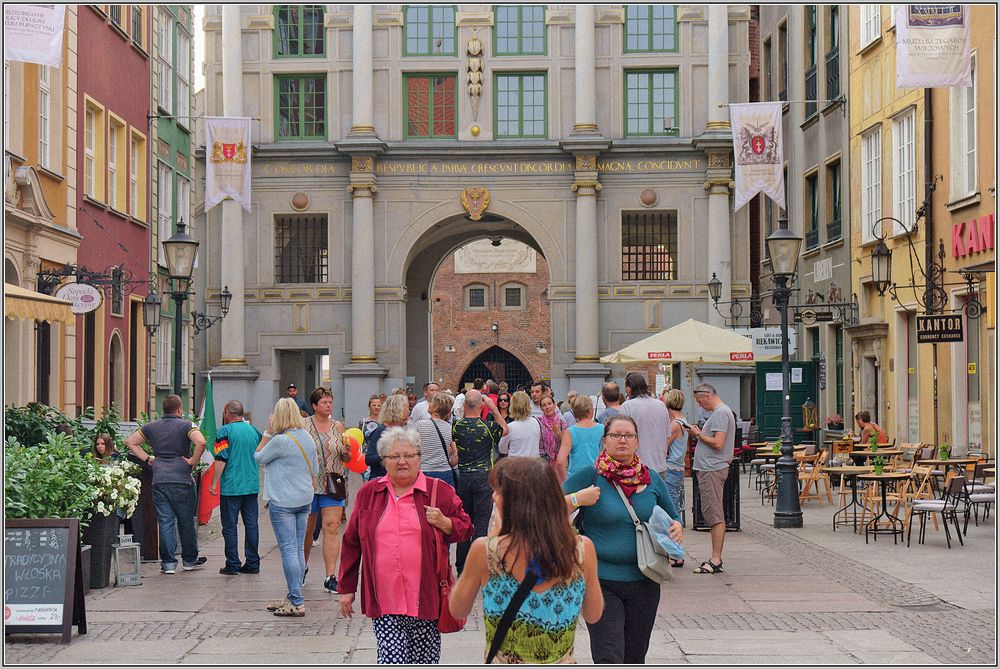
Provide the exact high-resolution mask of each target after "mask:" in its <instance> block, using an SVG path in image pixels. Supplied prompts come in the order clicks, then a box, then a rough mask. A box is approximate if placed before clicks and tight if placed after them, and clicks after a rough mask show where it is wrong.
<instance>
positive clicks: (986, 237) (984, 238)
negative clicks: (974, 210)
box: [979, 214, 994, 251]
mask: <svg viewBox="0 0 1000 669" xmlns="http://www.w3.org/2000/svg"><path fill="white" fill-rule="evenodd" d="M993 237H994V235H993V214H986V215H985V216H980V217H979V250H980V251H992V250H993Z"/></svg>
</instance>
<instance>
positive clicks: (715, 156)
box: [704, 5, 733, 326]
mask: <svg viewBox="0 0 1000 669" xmlns="http://www.w3.org/2000/svg"><path fill="white" fill-rule="evenodd" d="M728 102H729V8H728V6H727V5H708V122H707V123H706V124H705V135H708V136H711V137H712V139H715V137H716V136H718V140H719V141H718V142H712V144H713V146H712V147H711V148H713V149H716V150H713V151H708V169H707V170H706V177H707V180H706V181H705V190H706V191H708V195H709V197H708V252H707V255H706V258H705V260H706V267H705V272H704V280H705V281H708V280H709V279H711V277H712V274H713V273H714V274H715V275H716V276H717V277H718V279H719V281H721V282H722V296H721V297H720V298H719V301H720V302H729V301H730V300H731V299H732V280H733V269H732V268H733V263H732V249H731V241H730V240H731V236H730V220H731V218H732V211H731V207H730V201H729V190H730V188H731V187H732V182H731V178H732V161H731V159H730V154H731V147H732V144H731V141H732V128H731V126H730V124H729V107H727V106H724V105H726V104H727V103H728ZM720 105H723V106H720ZM706 148H709V147H706ZM706 299H707V300H708V302H709V309H708V314H709V322H710V323H712V324H713V325H718V326H723V325H724V324H725V320H724V318H723V317H722V316H721V315H720V314H719V313H718V312H717V311H716V310H715V308H714V306H712V304H711V298H710V297H708V298H706ZM721 310H722V311H723V312H725V308H722V309H721Z"/></svg>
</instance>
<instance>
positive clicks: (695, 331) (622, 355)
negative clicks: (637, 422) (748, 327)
mask: <svg viewBox="0 0 1000 669" xmlns="http://www.w3.org/2000/svg"><path fill="white" fill-rule="evenodd" d="M601 362H610V363H619V364H621V363H629V362H663V363H667V364H669V363H672V362H713V363H724V364H739V365H752V364H754V363H755V362H756V361H755V360H754V354H753V341H752V340H751V339H750V338H749V337H744V336H743V335H740V334H737V333H735V332H733V331H732V330H726V329H724V328H719V327H715V326H714V325H709V324H708V323H702V322H700V321H696V320H694V319H693V318H692V319H688V320H686V321H684V322H683V323H681V324H680V325H675V326H674V327H672V328H668V329H666V330H663V331H662V332H657V333H656V334H654V335H650V336H649V337H646V338H645V339H642V340H640V341H637V342H635V343H634V344H630V345H628V346H626V347H625V348H623V349H622V350H620V351H615V352H614V353H612V354H610V355H606V356H603V357H602V358H601Z"/></svg>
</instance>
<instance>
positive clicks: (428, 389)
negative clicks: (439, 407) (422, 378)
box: [410, 381, 438, 424]
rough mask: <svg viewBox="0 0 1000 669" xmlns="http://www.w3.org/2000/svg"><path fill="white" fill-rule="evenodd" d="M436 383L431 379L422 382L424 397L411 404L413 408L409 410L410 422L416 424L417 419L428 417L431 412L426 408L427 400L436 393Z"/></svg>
mask: <svg viewBox="0 0 1000 669" xmlns="http://www.w3.org/2000/svg"><path fill="white" fill-rule="evenodd" d="M437 392H438V384H436V383H434V382H433V381H428V382H427V383H425V384H424V399H422V400H420V401H419V402H417V403H416V404H414V405H413V410H412V411H410V422H411V423H414V424H416V422H417V421H419V420H423V419H424V418H430V417H431V412H430V411H429V408H428V402H430V401H431V398H432V397H434V396H435V395H437Z"/></svg>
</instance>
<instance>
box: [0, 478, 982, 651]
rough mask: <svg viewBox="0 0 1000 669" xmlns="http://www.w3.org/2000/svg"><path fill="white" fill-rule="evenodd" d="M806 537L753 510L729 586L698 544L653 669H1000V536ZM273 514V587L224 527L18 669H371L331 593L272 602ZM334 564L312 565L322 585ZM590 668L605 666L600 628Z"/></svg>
mask: <svg viewBox="0 0 1000 669" xmlns="http://www.w3.org/2000/svg"><path fill="white" fill-rule="evenodd" d="M803 511H804V519H805V521H804V527H803V528H802V529H797V530H779V529H776V528H774V527H773V524H772V522H771V519H772V516H771V514H772V513H773V509H771V508H770V507H760V506H758V505H757V503H756V500H754V499H753V498H751V499H750V501H749V502H745V503H744V506H743V513H742V531H741V532H737V533H729V534H728V535H727V544H726V550H725V553H724V564H725V572H723V573H722V574H716V575H695V574H691V573H690V567H693V566H694V565H696V564H698V563H700V562H701V560H703V559H706V558H707V557H708V556H709V554H710V551H709V548H710V544H709V537H708V535H707V533H701V532H687V533H686V536H685V545H686V547H687V550H688V552H689V557H688V566H689V568H688V569H684V570H677V571H678V573H677V574H676V576H675V580H674V581H673V582H672V583H669V584H665V585H664V591H663V593H664V594H663V597H662V599H661V603H660V607H659V610H658V615H657V618H656V625H655V629H654V635H653V639H652V643H651V646H650V651H649V654H648V655H647V662H648V663H650V664H653V663H657V664H687V663H692V664H698V663H711V664H736V663H740V664H743V663H752V664H815V663H823V664H911V665H912V664H936V663H941V664H992V665H995V664H996V632H995V630H996V605H995V601H996V577H995V574H996V562H995V553H994V549H995V526H994V525H993V524H992V522H991V524H990V525H988V526H983V527H979V528H974V527H973V528H970V530H969V537H968V538H967V541H966V545H965V546H964V547H959V546H956V547H955V548H953V549H951V550H948V549H947V548H946V547H945V545H944V539H943V535H942V534H941V533H940V532H937V533H933V532H928V535H929V536H928V540H927V543H926V544H925V545H923V546H918V545H916V544H914V545H913V546H912V547H910V548H909V549H907V548H906V546H905V544H902V545H893V544H892V542H889V541H885V538H883V539H881V540H880V541H879V542H877V543H872V544H869V545H866V544H865V543H864V538H863V537H860V536H858V535H854V534H852V533H851V532H850V531H847V530H844V529H841V530H838V531H837V532H836V533H833V532H832V530H831V529H830V528H829V518H830V515H831V514H832V512H833V511H832V509H831V507H829V506H826V507H815V506H813V507H809V508H806V509H804V510H803ZM265 518H266V516H264V515H262V525H261V548H262V557H263V562H262V567H263V568H262V572H261V574H260V575H259V576H245V575H241V576H238V577H222V576H219V575H218V574H217V573H216V571H217V569H218V566H221V564H222V549H223V546H222V540H221V537H220V536H219V525H218V519H217V518H215V519H213V521H212V522H211V523H210V524H209V525H208V526H206V527H202V528H200V530H199V536H200V541H201V546H202V551H201V552H202V554H204V555H207V556H208V557H209V565H208V568H207V569H205V570H202V571H198V572H190V573H184V574H179V575H177V576H173V577H165V576H161V575H159V574H158V573H157V572H158V568H157V565H156V564H145V565H143V572H144V579H143V585H142V586H140V587H133V588H113V587H112V588H106V589H104V590H99V591H91V592H90V593H89V594H88V596H87V614H88V620H89V622H90V625H89V633H88V634H87V635H85V636H76V637H74V639H73V642H72V643H71V644H70V645H68V646H64V645H61V644H59V643H56V642H54V638H55V637H48V636H28V635H14V636H10V637H8V638H7V639H6V642H5V644H4V656H5V657H4V659H5V663H8V664H42V663H53V664H103V663H105V662H106V661H108V660H109V659H111V660H112V661H117V662H130V663H135V664H183V663H198V664H250V663H253V664H276V663H281V664H289V663H300V664H338V663H349V664H370V663H373V662H374V661H375V651H374V646H375V644H374V638H373V635H372V632H371V627H370V623H369V621H368V620H367V619H365V618H363V617H360V616H356V617H355V618H353V619H351V620H343V619H341V618H339V616H338V615H337V612H336V602H335V597H334V596H332V595H329V594H328V593H325V592H324V591H322V589H321V583H320V579H319V578H318V576H317V578H316V579H315V580H311V581H310V582H307V584H306V588H305V595H306V609H307V615H306V617H305V618H303V619H278V618H274V617H273V616H270V615H269V614H267V613H266V612H265V611H263V610H262V608H261V607H262V603H263V602H264V601H266V600H269V599H273V598H274V597H275V596H277V595H279V594H280V590H281V584H282V577H281V568H280V560H279V557H278V554H277V550H276V548H275V547H274V543H273V536H272V535H271V532H270V527H269V526H268V524H267V521H266V519H265ZM319 552H320V551H319V549H318V548H317V549H315V551H314V554H316V556H315V557H313V558H312V559H311V561H310V564H311V565H312V566H313V569H314V570H315V571H321V570H322V567H321V566H320V565H321V559H320V558H319V555H318V554H319ZM480 610H481V608H480V607H479V606H478V605H477V607H476V608H475V609H474V613H473V616H472V617H470V619H469V622H468V625H467V627H466V630H464V631H463V632H460V633H458V634H451V635H446V636H445V637H444V643H443V651H442V661H443V662H445V663H452V664H460V663H468V662H476V661H481V658H482V653H483V632H482V623H481V618H480V614H479V611H480ZM576 656H577V659H578V660H579V661H581V662H584V663H587V662H590V652H589V637H588V635H587V630H586V625H584V624H581V625H580V626H579V627H578V630H577V643H576Z"/></svg>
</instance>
